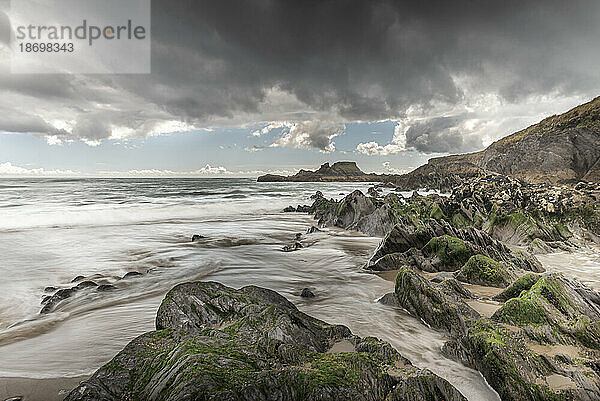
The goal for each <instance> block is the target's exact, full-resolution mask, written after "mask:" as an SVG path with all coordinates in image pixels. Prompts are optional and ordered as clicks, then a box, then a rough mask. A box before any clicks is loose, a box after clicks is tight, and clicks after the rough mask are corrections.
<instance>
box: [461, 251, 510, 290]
mask: <svg viewBox="0 0 600 401" xmlns="http://www.w3.org/2000/svg"><path fill="white" fill-rule="evenodd" d="M456 278H457V279H458V280H460V281H464V282H467V283H471V284H479V285H486V286H493V287H506V286H507V285H508V284H509V283H510V282H511V280H512V279H513V278H514V274H513V273H511V272H510V271H509V269H508V268H507V267H506V265H505V264H503V263H499V262H496V261H495V260H493V259H491V258H488V257H487V256H484V255H474V256H471V257H470V258H469V260H468V261H467V262H466V263H465V264H464V266H463V267H462V268H461V269H460V271H459V272H458V274H457V275H456Z"/></svg>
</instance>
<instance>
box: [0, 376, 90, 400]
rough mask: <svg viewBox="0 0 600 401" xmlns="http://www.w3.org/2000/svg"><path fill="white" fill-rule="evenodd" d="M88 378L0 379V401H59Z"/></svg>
mask: <svg viewBox="0 0 600 401" xmlns="http://www.w3.org/2000/svg"><path fill="white" fill-rule="evenodd" d="M87 378H88V376H80V377H57V378H51V379H30V378H23V377H0V400H5V399H7V398H11V397H18V396H20V397H23V400H24V401H60V400H63V399H64V398H65V397H66V396H67V394H68V393H69V392H70V391H71V390H72V389H74V388H75V387H77V386H78V385H79V382H80V381H82V380H85V379H87Z"/></svg>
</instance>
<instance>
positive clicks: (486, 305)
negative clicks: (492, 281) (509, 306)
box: [465, 299, 502, 317]
mask: <svg viewBox="0 0 600 401" xmlns="http://www.w3.org/2000/svg"><path fill="white" fill-rule="evenodd" d="M465 303H466V304H467V305H469V306H470V307H471V308H473V309H475V310H476V311H477V313H479V314H480V315H481V316H485V317H492V315H493V314H494V313H496V311H497V310H498V309H500V307H501V306H502V304H501V303H499V302H494V301H487V300H480V299H465Z"/></svg>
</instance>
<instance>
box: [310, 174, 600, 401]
mask: <svg viewBox="0 0 600 401" xmlns="http://www.w3.org/2000/svg"><path fill="white" fill-rule="evenodd" d="M441 179H443V178H441ZM394 189H397V188H391V190H390V188H389V185H383V184H379V185H376V186H375V187H372V188H370V189H369V191H368V193H369V196H366V195H364V194H362V193H361V192H360V191H355V192H353V193H351V194H349V195H348V196H346V197H344V198H343V199H341V200H334V199H326V198H324V197H323V196H322V194H320V193H318V194H316V196H315V202H314V203H313V205H312V206H311V212H313V213H314V215H315V218H316V219H317V220H318V222H319V224H320V225H321V226H323V227H325V226H336V227H340V228H345V229H351V230H358V231H361V232H363V233H365V234H368V235H380V236H383V240H382V241H381V243H380V245H379V247H378V248H377V249H376V250H375V252H374V253H373V255H372V257H371V258H370V260H369V261H368V262H367V264H366V266H365V269H368V270H371V271H397V276H396V283H395V292H394V293H392V294H388V295H386V296H384V297H383V298H382V302H384V303H387V304H391V305H395V306H397V307H401V308H403V309H404V310H406V311H408V312H409V313H410V314H411V315H413V316H414V317H415V318H417V319H419V320H421V321H422V322H424V323H426V324H427V325H429V326H430V327H432V328H435V329H438V330H440V331H442V332H444V333H446V334H447V336H448V341H447V343H446V344H445V346H444V348H443V352H444V354H445V355H446V356H447V357H448V358H451V359H454V360H456V361H459V362H461V363H463V364H464V365H466V366H469V367H472V368H474V369H477V370H479V371H480V372H481V373H482V374H483V376H484V377H485V378H486V380H487V381H488V383H489V384H490V385H491V386H492V387H493V388H494V389H495V390H496V391H497V392H498V394H499V395H500V397H501V398H502V400H505V401H513V400H514V401H517V400H532V401H533V400H600V295H599V294H598V293H596V292H595V291H593V290H591V289H590V288H588V287H586V286H585V285H583V284H581V283H578V282H576V281H574V280H572V279H569V278H567V277H565V276H563V275H562V274H558V273H547V272H545V271H544V268H543V267H542V265H541V264H540V262H539V261H538V260H537V258H536V257H535V254H540V253H548V252H555V251H567V252H568V251H572V250H576V249H578V248H579V247H586V246H588V245H592V244H594V243H595V244H598V243H600V237H599V235H600V224H599V223H600V185H598V184H591V183H585V182H581V183H578V184H576V185H573V186H571V187H553V186H549V185H538V184H531V183H526V182H524V181H522V180H517V179H514V178H511V177H508V176H503V175H500V174H487V175H482V176H479V177H473V178H471V179H469V180H465V181H464V182H463V183H461V184H459V185H455V186H454V188H453V190H452V193H451V194H450V195H449V196H440V195H436V194H431V195H428V196H421V195H419V194H418V193H416V192H415V193H413V194H412V196H410V197H404V196H402V195H398V194H397V193H396V192H395V191H394ZM385 192H388V193H387V194H385V195H384V193H385Z"/></svg>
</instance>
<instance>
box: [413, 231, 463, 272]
mask: <svg viewBox="0 0 600 401" xmlns="http://www.w3.org/2000/svg"><path fill="white" fill-rule="evenodd" d="M423 254H424V255H426V256H433V257H435V260H434V261H433V262H432V264H433V265H436V266H439V267H438V269H437V271H455V270H457V269H459V268H460V267H461V266H462V265H463V264H464V263H465V262H466V261H467V260H469V258H470V257H471V255H472V254H473V251H472V249H471V247H470V246H469V245H468V244H467V243H465V241H463V240H462V239H460V238H456V237H452V236H450V235H442V236H440V237H434V238H432V239H431V240H429V242H428V243H427V244H426V245H425V247H423Z"/></svg>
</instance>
